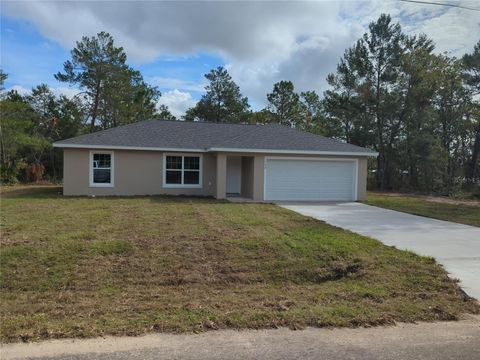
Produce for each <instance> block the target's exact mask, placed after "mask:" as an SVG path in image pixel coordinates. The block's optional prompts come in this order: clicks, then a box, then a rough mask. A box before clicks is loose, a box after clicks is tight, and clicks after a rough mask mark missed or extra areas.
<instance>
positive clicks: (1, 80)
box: [0, 69, 7, 91]
mask: <svg viewBox="0 0 480 360" xmlns="http://www.w3.org/2000/svg"><path fill="white" fill-rule="evenodd" d="M5 80H7V74H5V73H4V72H3V70H2V69H0V91H3V90H5V87H4V84H5Z"/></svg>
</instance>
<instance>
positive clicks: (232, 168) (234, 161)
mask: <svg viewBox="0 0 480 360" xmlns="http://www.w3.org/2000/svg"><path fill="white" fill-rule="evenodd" d="M241 186H242V158H241V157H240V156H228V157H227V194H240V192H241Z"/></svg>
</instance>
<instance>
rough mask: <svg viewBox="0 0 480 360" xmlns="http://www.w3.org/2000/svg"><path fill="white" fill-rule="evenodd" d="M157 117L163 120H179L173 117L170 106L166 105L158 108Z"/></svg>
mask: <svg viewBox="0 0 480 360" xmlns="http://www.w3.org/2000/svg"><path fill="white" fill-rule="evenodd" d="M156 116H157V117H159V118H160V119H163V120H177V118H176V117H175V115H173V114H172V113H171V112H170V110H169V109H168V106H167V105H164V104H162V105H160V106H159V107H158V110H157V115H156Z"/></svg>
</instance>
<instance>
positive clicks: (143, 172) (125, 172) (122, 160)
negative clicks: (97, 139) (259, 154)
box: [63, 149, 216, 196]
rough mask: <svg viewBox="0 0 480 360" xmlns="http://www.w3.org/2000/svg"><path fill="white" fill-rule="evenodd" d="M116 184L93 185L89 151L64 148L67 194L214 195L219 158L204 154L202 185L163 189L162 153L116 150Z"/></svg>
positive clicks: (64, 180)
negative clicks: (91, 183)
mask: <svg viewBox="0 0 480 360" xmlns="http://www.w3.org/2000/svg"><path fill="white" fill-rule="evenodd" d="M113 152H114V169H113V171H114V186H113V187H90V180H89V176H90V175H89V174H90V164H89V157H90V150H89V149H64V152H63V162H64V166H63V193H64V195H98V196H102V195H158V194H168V195H194V196H214V195H215V185H216V184H215V182H216V181H215V177H216V176H215V175H216V157H215V156H214V155H213V154H202V155H203V157H202V163H203V168H202V187H201V188H164V187H163V153H162V152H156V151H135V150H114V151H113Z"/></svg>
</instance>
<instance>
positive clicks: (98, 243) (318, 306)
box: [0, 187, 480, 342]
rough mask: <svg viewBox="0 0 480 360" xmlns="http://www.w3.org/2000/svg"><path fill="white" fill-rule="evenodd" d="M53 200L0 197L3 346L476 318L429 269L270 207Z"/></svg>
mask: <svg viewBox="0 0 480 360" xmlns="http://www.w3.org/2000/svg"><path fill="white" fill-rule="evenodd" d="M58 191H59V189H58V188H53V187H50V188H45V187H14V188H4V189H3V193H2V204H1V205H2V209H1V210H2V211H1V226H2V229H1V230H2V238H1V249H0V261H1V262H0V264H1V266H0V270H1V272H0V287H1V293H0V321H1V325H0V335H1V339H2V341H4V342H12V341H20V340H24V341H28V340H38V339H46V338H64V337H91V336H99V335H106V334H110V335H138V334H142V333H147V332H197V331H204V330H208V329H216V328H235V329H242V328H269V327H278V326H288V327H291V328H302V327H305V326H318V327H324V326H363V325H365V326H367V325H380V324H393V323H394V322H396V321H419V320H426V321H431V320H444V319H448V320H449V319H457V318H458V317H460V316H462V314H464V313H478V312H479V311H480V309H479V305H478V303H477V302H475V301H474V300H472V299H470V298H468V297H467V296H466V295H465V294H464V293H463V292H462V291H461V290H460V289H459V287H458V285H457V283H456V282H454V281H453V280H451V279H449V278H448V276H447V274H446V272H445V271H444V270H443V268H442V267H441V266H439V265H438V264H436V263H435V261H434V260H433V259H431V258H427V257H420V256H417V255H415V254H413V253H410V252H405V251H400V250H397V249H395V248H393V247H388V246H385V245H382V244H381V243H380V242H378V241H375V240H373V239H370V238H366V237H363V236H360V235H357V234H354V233H351V232H347V231H344V230H341V229H339V228H335V227H332V226H330V225H327V224H325V223H323V222H320V221H317V220H314V219H311V218H307V217H304V216H301V215H298V214H296V213H294V212H290V211H288V210H285V209H282V208H279V207H276V206H274V205H269V204H232V203H227V202H221V201H215V200H212V199H201V198H196V199H195V198H172V197H160V196H158V197H136V198H120V197H119V198H101V197H97V198H86V197H85V198H82V197H77V198H67V197H62V196H60V195H58Z"/></svg>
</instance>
